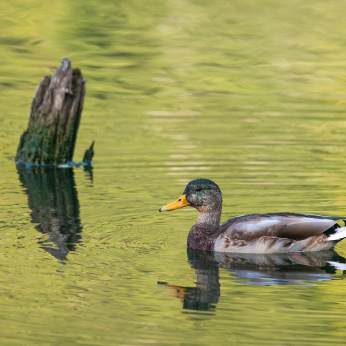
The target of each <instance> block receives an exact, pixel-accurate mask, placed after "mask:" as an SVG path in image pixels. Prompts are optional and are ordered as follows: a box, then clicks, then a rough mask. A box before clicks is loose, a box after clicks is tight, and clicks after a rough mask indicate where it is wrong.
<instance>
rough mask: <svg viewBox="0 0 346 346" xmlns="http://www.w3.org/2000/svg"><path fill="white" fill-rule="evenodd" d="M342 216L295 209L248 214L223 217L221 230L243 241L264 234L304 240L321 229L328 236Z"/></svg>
mask: <svg viewBox="0 0 346 346" xmlns="http://www.w3.org/2000/svg"><path fill="white" fill-rule="evenodd" d="M341 219H346V217H344V216H342V217H336V216H321V215H313V214H294V213H270V214H248V215H243V216H237V217H234V218H232V219H229V220H228V221H226V222H225V223H224V224H222V225H221V227H220V234H221V233H223V234H227V235H228V236H230V238H231V239H239V240H245V241H252V240H255V239H257V238H260V237H265V236H266V237H279V238H287V239H292V240H304V239H307V238H309V237H313V236H317V235H320V234H322V233H325V234H326V235H327V236H329V235H331V234H334V233H335V232H336V229H337V228H339V227H340V226H339V225H338V224H337V222H336V221H337V220H341Z"/></svg>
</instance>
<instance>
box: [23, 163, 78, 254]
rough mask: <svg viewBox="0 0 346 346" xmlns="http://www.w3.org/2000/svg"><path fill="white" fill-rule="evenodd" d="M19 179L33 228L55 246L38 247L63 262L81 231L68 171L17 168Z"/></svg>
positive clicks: (69, 170)
mask: <svg viewBox="0 0 346 346" xmlns="http://www.w3.org/2000/svg"><path fill="white" fill-rule="evenodd" d="M18 173H19V179H20V181H21V183H22V184H23V187H24V188H26V192H27V194H28V204H29V208H30V209H31V210H32V212H31V219H32V222H33V223H36V224H37V225H36V226H35V229H36V230H37V231H39V232H40V233H43V234H48V235H49V238H50V241H51V242H53V243H54V244H56V245H57V246H58V249H54V248H52V247H50V246H47V245H46V244H45V245H42V248H43V249H44V250H46V251H47V252H49V253H50V254H52V255H53V256H54V257H56V258H58V259H64V258H65V257H66V256H67V254H68V252H69V251H70V250H74V249H75V244H76V243H78V242H80V239H81V235H80V232H81V230H82V227H81V224H80V218H79V201H78V197H77V191H76V188H75V182H74V174H73V170H72V169H54V168H40V169H25V168H18Z"/></svg>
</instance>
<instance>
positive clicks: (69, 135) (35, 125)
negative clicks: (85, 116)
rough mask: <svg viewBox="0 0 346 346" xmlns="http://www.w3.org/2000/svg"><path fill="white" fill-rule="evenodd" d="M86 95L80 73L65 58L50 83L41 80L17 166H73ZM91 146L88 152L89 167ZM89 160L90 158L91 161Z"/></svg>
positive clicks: (49, 79) (46, 79) (17, 156)
mask: <svg viewBox="0 0 346 346" xmlns="http://www.w3.org/2000/svg"><path fill="white" fill-rule="evenodd" d="M84 95H85V79H84V78H83V76H82V73H81V71H80V69H78V68H76V69H72V68H71V62H70V60H69V59H68V58H65V59H63V60H62V62H61V66H60V67H59V68H58V69H57V70H56V72H55V75H54V77H53V80H52V78H51V76H46V77H44V79H43V81H42V82H41V83H40V84H39V85H38V88H37V90H36V93H35V96H34V99H33V100H32V104H31V111H30V117H29V124H28V128H27V130H26V131H24V132H23V134H22V136H21V138H20V141H19V146H18V150H17V154H16V158H15V161H16V163H17V164H19V165H20V164H25V165H27V166H43V165H66V164H69V165H73V162H72V158H73V153H74V149H75V144H76V139H77V132H78V127H79V123H80V119H81V115H82V110H83V103H84ZM92 148H93V145H92V146H91V148H90V149H89V155H88V156H87V158H88V161H87V162H82V165H88V164H91V159H92V156H93V150H92ZM90 156H91V157H90Z"/></svg>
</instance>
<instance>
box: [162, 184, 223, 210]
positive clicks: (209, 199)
mask: <svg viewBox="0 0 346 346" xmlns="http://www.w3.org/2000/svg"><path fill="white" fill-rule="evenodd" d="M221 205H222V196H221V191H220V189H219V187H218V186H217V185H216V184H215V183H214V182H213V181H211V180H209V179H196V180H192V181H190V182H189V183H188V184H187V186H186V188H185V191H184V193H183V194H182V195H181V196H180V197H179V198H178V199H177V200H176V201H174V202H172V203H170V204H167V205H165V206H164V207H162V208H160V211H170V210H175V209H179V208H183V207H187V206H191V207H195V208H196V209H198V210H200V211H201V210H202V209H203V210H204V211H208V210H211V209H215V208H216V209H220V210H221Z"/></svg>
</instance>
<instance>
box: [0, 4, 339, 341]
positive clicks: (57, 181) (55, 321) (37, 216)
mask: <svg viewBox="0 0 346 346" xmlns="http://www.w3.org/2000/svg"><path fill="white" fill-rule="evenodd" d="M0 8H1V11H0V104H1V108H0V171H1V174H0V189H1V194H0V243H1V251H0V257H1V259H0V266H1V271H0V286H1V298H0V321H1V326H2V328H1V335H0V344H1V345H11V346H12V345H21V346H22V345H124V346H125V345H148V344H157V345H253V344H256V345H258V344H263V345H343V344H344V341H345V337H346V330H345V318H346V313H345V311H346V309H345V308H346V299H345V292H346V282H345V281H344V280H343V278H344V275H343V271H342V270H338V269H337V270H328V268H327V269H326V268H325V264H326V263H325V260H323V259H320V258H319V259H316V258H310V257H309V258H303V257H302V258H300V257H298V258H294V259H292V258H290V259H287V258H286V259H275V260H271V263H270V265H268V263H267V264H266V265H260V266H258V265H257V266H256V265H254V264H253V262H251V261H252V260H244V259H236V260H235V261H236V262H237V261H238V262H239V264H237V266H236V267H234V266H232V265H227V264H225V263H224V262H227V261H226V260H224V259H219V262H218V261H217V260H215V259H214V258H209V257H203V256H202V258H198V259H194V257H193V255H191V254H187V251H186V237H187V234H188V231H189V229H190V227H191V225H192V224H193V223H194V221H195V219H196V211H195V210H193V209H192V208H191V209H189V208H185V209H181V210H178V211H175V212H172V213H161V214H160V213H158V209H159V208H160V207H161V206H162V205H164V204H167V203H169V202H171V201H173V200H175V199H176V198H177V197H179V196H180V194H181V192H182V191H183V189H184V186H185V184H186V183H187V182H188V181H190V180H192V179H195V178H199V177H205V178H209V179H212V180H214V181H215V182H217V183H218V184H219V186H220V188H221V190H222V192H223V198H224V207H223V216H222V221H225V220H227V219H228V218H229V217H231V216H235V215H241V214H246V213H252V212H279V211H291V212H309V213H319V214H325V215H328V214H330V215H345V214H346V198H345V191H346V179H345V176H346V145H345V143H346V141H345V138H346V40H345V35H344V34H345V10H346V3H345V2H342V1H337V0H335V1H334V0H332V1H329V2H325V1H322V0H317V1H316V0H315V1H312V0H308V1H305V2H301V1H296V0H293V1H289V2H287V1H283V0H279V1H261V2H258V1H257V2H256V1H253V0H251V1H250V0H245V1H235V2H234V1H233V2H230V1H226V0H214V1H212V2H210V1H209V2H207V1H203V0H202V1H194V0H168V1H155V0H148V1H142V2H140V1H136V0H129V1H122V2H120V1H109V0H108V1H107V0H102V1H95V0H84V1H80V0H77V1H66V0H61V1H49V2H47V1H39V0H32V1H24V0H14V1H9V2H5V1H4V0H3V1H2V2H1V5H0ZM65 56H68V57H69V58H70V59H71V61H72V65H73V67H79V68H81V70H82V73H83V75H84V77H85V78H86V80H87V84H86V85H87V95H86V100H85V105H84V111H83V116H82V122H81V127H80V130H79V134H78V139H77V148H76V152H75V160H76V161H80V160H81V158H82V156H83V153H84V150H85V149H86V148H87V147H88V146H89V145H90V143H91V141H92V140H95V142H96V144H95V151H96V155H95V158H94V167H93V170H92V171H91V172H87V171H84V170H83V169H75V170H74V171H70V172H54V171H53V172H41V173H40V172H31V173H25V172H24V173H23V172H17V169H16V167H15V164H14V161H13V160H14V156H15V152H16V148H17V145H18V141H19V137H20V134H21V133H22V132H23V131H24V130H25V128H26V125H27V120H28V115H29V109H30V102H31V99H32V97H33V95H34V92H35V89H36V87H37V84H38V83H39V82H40V81H41V80H42V79H43V76H44V75H46V74H52V73H54V71H55V69H56V68H57V67H58V66H59V64H60V61H61V59H62V58H64V57H65ZM47 215H49V218H48V219H49V222H46V223H44V222H42V220H43V219H44V218H45V216H47ZM336 251H337V253H338V254H339V255H341V256H346V242H344V243H340V244H339V245H338V246H337V247H336ZM188 258H190V261H189V260H188ZM328 258H329V257H328ZM244 261H245V262H244ZM246 261H250V262H251V263H250V264H249V263H248V262H246ZM275 261H279V262H280V261H281V262H284V264H285V265H282V263H281V262H280V263H281V265H277V263H276V262H275ZM294 261H297V262H298V263H300V264H297V263H293V262H294ZM238 262H237V263H238ZM242 263H243V264H242ZM244 263H245V265H244ZM246 263H247V264H246ZM321 268H322V269H321ZM201 271H202V274H201ZM196 272H197V275H196ZM268 273H269V274H268ZM204 279H205V280H207V283H206V284H205V285H204V286H203V285H201V280H202V281H203V280H204ZM158 281H159V282H164V283H168V285H171V286H177V287H173V288H172V289H169V286H167V285H165V284H162V283H161V284H158ZM196 282H197V284H196ZM251 283H255V285H252V284H251ZM196 285H197V286H196ZM219 285H221V286H219ZM201 287H202V288H201ZM196 309H198V310H196Z"/></svg>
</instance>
